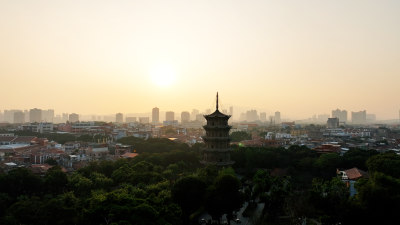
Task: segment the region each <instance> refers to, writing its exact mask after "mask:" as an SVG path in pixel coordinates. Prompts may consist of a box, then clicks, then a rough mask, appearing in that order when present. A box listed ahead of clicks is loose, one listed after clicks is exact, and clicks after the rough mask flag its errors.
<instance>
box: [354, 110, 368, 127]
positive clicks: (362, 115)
mask: <svg viewBox="0 0 400 225" xmlns="http://www.w3.org/2000/svg"><path fill="white" fill-rule="evenodd" d="M351 122H352V123H353V124H365V123H366V122H367V111H366V110H364V111H359V112H351Z"/></svg>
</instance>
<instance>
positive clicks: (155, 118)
mask: <svg viewBox="0 0 400 225" xmlns="http://www.w3.org/2000/svg"><path fill="white" fill-rule="evenodd" d="M151 122H152V123H154V124H156V123H160V109H159V108H157V107H154V108H153V110H151Z"/></svg>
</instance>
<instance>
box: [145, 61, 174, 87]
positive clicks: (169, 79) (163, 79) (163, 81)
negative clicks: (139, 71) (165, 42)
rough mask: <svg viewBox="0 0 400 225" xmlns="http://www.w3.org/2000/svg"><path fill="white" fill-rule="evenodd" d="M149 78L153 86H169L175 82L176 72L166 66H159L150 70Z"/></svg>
mask: <svg viewBox="0 0 400 225" xmlns="http://www.w3.org/2000/svg"><path fill="white" fill-rule="evenodd" d="M150 77H151V80H152V82H153V83H154V84H156V85H157V86H160V87H168V86H171V85H172V84H173V83H175V81H176V72H175V70H174V69H173V68H172V66H170V65H168V64H160V65H157V66H155V67H154V68H152V69H151V70H150Z"/></svg>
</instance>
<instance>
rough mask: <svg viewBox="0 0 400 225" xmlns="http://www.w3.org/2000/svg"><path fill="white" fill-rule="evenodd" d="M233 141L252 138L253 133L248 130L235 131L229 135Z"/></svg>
mask: <svg viewBox="0 0 400 225" xmlns="http://www.w3.org/2000/svg"><path fill="white" fill-rule="evenodd" d="M229 137H230V138H231V140H232V141H233V142H239V141H243V140H251V134H249V133H247V132H246V131H235V132H232V134H231V135H229Z"/></svg>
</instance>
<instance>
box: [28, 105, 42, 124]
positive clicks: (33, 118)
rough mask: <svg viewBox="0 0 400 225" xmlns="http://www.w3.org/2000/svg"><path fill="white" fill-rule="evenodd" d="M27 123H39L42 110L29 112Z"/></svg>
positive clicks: (35, 109)
mask: <svg viewBox="0 0 400 225" xmlns="http://www.w3.org/2000/svg"><path fill="white" fill-rule="evenodd" d="M29 121H30V122H31V123H40V122H41V121H42V110H41V109H37V108H34V109H31V110H29Z"/></svg>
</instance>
